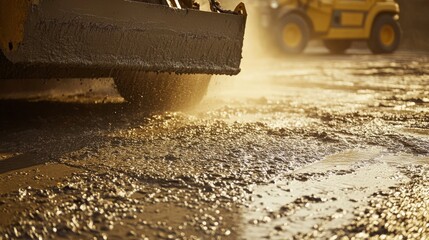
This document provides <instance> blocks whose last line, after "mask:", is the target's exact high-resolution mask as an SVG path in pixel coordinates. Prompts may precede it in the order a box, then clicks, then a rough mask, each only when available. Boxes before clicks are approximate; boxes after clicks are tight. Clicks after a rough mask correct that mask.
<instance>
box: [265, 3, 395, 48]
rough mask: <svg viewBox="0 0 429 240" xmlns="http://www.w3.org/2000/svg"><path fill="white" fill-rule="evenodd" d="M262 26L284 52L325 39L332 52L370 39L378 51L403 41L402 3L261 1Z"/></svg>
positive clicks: (372, 46)
mask: <svg viewBox="0 0 429 240" xmlns="http://www.w3.org/2000/svg"><path fill="white" fill-rule="evenodd" d="M257 3H258V9H259V13H260V17H261V20H260V22H261V24H262V27H263V29H266V30H267V31H268V32H266V34H267V35H269V36H271V37H272V40H274V41H275V44H276V45H277V46H279V48H280V50H282V51H283V52H285V53H300V52H302V51H303V50H304V49H305V48H306V46H307V43H308V41H309V40H311V39H320V40H323V42H324V44H325V46H326V48H328V50H329V51H330V52H331V53H336V54H338V53H344V52H345V51H346V50H347V49H348V48H350V47H351V44H352V42H353V41H367V43H368V47H369V49H370V50H371V51H372V52H373V53H376V54H383V53H392V52H394V51H395V50H396V49H397V48H398V46H399V43H400V39H401V28H400V26H399V23H398V19H399V6H398V4H397V3H396V2H395V1H394V0H260V1H258V2H257Z"/></svg>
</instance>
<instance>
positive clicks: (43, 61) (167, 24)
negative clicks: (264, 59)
mask: <svg viewBox="0 0 429 240" xmlns="http://www.w3.org/2000/svg"><path fill="white" fill-rule="evenodd" d="M27 10H28V14H27V16H26V18H25V22H24V25H23V26H24V29H23V37H22V39H21V40H20V42H18V43H15V42H13V43H14V44H13V43H11V44H9V47H8V48H4V47H3V49H2V50H3V54H4V57H5V58H6V59H7V61H8V62H9V65H10V66H9V67H8V68H6V67H2V69H0V78H7V77H8V76H9V75H10V76H12V75H13V76H14V77H19V76H20V75H22V76H25V75H26V74H27V73H28V74H27V75H29V76H28V77H38V76H44V77H79V76H95V75H98V76H99V75H109V73H111V72H113V71H117V70H122V69H130V70H136V69H139V70H144V71H156V72H175V73H205V74H228V75H234V74H237V73H239V72H240V61H241V53H242V46H243V36H244V29H245V22H246V17H245V16H243V15H234V14H223V13H213V12H203V11H198V10H191V9H173V8H169V7H167V6H163V5H157V4H148V3H143V2H137V1H126V0H39V1H33V2H32V3H31V4H29V5H28V7H27ZM2 41H3V42H4V41H7V40H5V39H2ZM3 46H4V44H3ZM3 61H4V59H3ZM11 71H13V73H11ZM17 71H18V72H17ZM30 72H31V74H29V73H30ZM37 73H39V74H37Z"/></svg>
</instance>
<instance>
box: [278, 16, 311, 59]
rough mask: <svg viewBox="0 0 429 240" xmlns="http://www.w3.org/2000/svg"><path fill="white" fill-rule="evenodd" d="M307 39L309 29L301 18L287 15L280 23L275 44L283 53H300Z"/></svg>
mask: <svg viewBox="0 0 429 240" xmlns="http://www.w3.org/2000/svg"><path fill="white" fill-rule="evenodd" d="M309 38H310V29H309V27H308V24H307V22H306V21H305V19H304V18H303V17H301V16H299V15H297V14H289V15H287V16H286V17H284V18H283V20H282V21H280V24H279V26H278V31H277V42H278V45H279V47H280V49H281V50H282V51H283V52H284V53H287V54H291V53H292V54H293V53H301V52H302V51H303V50H304V49H305V47H306V46H307V43H308V40H309Z"/></svg>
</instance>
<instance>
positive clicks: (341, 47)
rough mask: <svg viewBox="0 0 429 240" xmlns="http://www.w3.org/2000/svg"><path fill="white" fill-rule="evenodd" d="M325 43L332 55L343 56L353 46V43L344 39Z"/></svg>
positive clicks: (325, 41)
mask: <svg viewBox="0 0 429 240" xmlns="http://www.w3.org/2000/svg"><path fill="white" fill-rule="evenodd" d="M323 43H324V44H325V47H326V48H327V49H328V50H329V52H330V53H332V54H343V53H345V52H346V51H347V49H349V48H350V47H351V46H352V41H350V40H344V39H327V40H324V41H323Z"/></svg>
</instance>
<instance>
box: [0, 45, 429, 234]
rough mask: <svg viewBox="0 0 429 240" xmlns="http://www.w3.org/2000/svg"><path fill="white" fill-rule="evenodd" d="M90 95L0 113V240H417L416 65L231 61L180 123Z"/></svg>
mask: <svg viewBox="0 0 429 240" xmlns="http://www.w3.org/2000/svg"><path fill="white" fill-rule="evenodd" d="M96 93H97V89H94V91H92V94H93V95H91V96H89V97H88V96H79V95H78V96H68V95H67V96H66V94H62V95H61V96H63V97H62V98H60V100H61V101H59V100H58V99H57V100H56V101H46V99H45V101H41V100H40V99H39V100H38V101H32V102H25V101H1V102H0V115H1V120H0V124H1V125H0V126H1V128H0V194H1V195H0V215H1V217H0V239H17V238H18V239H19V238H23V239H27V238H32V239H41V238H43V239H45V238H65V239H90V238H94V237H95V238H97V239H107V238H109V239H122V238H125V237H127V238H130V239H263V238H266V239H292V238H295V239H303V238H304V239H305V238H307V239H313V238H321V239H342V238H343V237H346V238H345V239H348V238H356V239H360V238H361V239H367V238H375V239H385V238H394V239H427V238H429V223H428V222H429V182H428V180H429V179H428V178H429V165H428V163H429V57H428V55H427V54H424V53H404V52H403V53H398V54H395V55H393V56H373V55H369V54H367V53H366V52H355V53H353V54H350V55H347V56H329V55H324V54H307V55H305V56H302V57H294V58H288V59H286V58H259V59H258V61H256V60H252V61H245V62H244V63H243V72H242V73H241V74H240V75H239V76H237V77H219V76H217V77H214V80H213V82H212V85H211V86H210V89H209V92H208V95H207V97H206V98H205V99H204V100H203V102H202V103H201V104H200V105H199V106H198V107H196V108H195V109H191V110H187V111H180V112H153V111H152V112H150V111H140V110H138V109H135V108H134V107H132V106H129V105H128V104H125V103H123V102H121V99H120V98H119V97H118V96H117V95H115V93H114V91H112V95H111V96H109V97H107V98H105V97H104V95H103V96H101V97H100V96H98V95H97V94H96ZM103 94H105V89H104V90H103ZM94 99H95V100H94Z"/></svg>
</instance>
